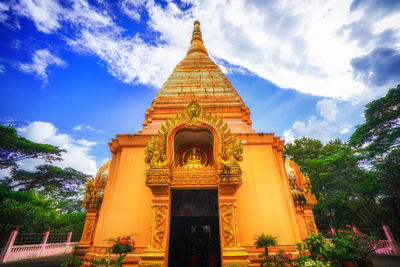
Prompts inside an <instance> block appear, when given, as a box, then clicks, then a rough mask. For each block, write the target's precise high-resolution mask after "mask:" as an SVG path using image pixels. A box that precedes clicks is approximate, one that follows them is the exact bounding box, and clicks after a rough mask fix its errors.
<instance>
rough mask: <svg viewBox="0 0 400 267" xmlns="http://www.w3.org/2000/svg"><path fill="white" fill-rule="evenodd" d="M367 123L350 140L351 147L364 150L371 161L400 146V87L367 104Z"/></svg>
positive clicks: (359, 127) (365, 112) (365, 113)
mask: <svg viewBox="0 0 400 267" xmlns="http://www.w3.org/2000/svg"><path fill="white" fill-rule="evenodd" d="M364 116H365V122H364V123H363V124H361V125H359V126H358V127H357V129H356V131H355V132H354V133H353V135H352V136H351V138H350V142H349V143H350V145H351V146H352V147H355V148H363V150H364V151H365V152H367V156H368V158H369V159H374V158H376V157H377V156H381V155H383V154H385V153H387V152H388V151H390V150H393V149H395V148H396V147H399V145H400V85H397V88H392V89H390V90H389V91H388V92H387V94H386V96H384V97H382V98H380V99H377V100H375V101H372V102H370V103H368V104H367V106H366V109H365V111H364Z"/></svg>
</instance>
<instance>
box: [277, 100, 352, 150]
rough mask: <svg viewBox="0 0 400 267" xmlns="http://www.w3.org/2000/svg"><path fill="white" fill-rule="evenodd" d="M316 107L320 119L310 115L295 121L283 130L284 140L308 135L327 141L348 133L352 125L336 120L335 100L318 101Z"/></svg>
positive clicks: (290, 141)
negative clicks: (305, 118) (304, 120)
mask: <svg viewBox="0 0 400 267" xmlns="http://www.w3.org/2000/svg"><path fill="white" fill-rule="evenodd" d="M316 108H317V110H318V112H319V114H320V115H321V116H322V119H318V118H317V116H310V117H309V118H308V120H307V121H306V122H303V121H295V122H294V123H293V125H292V127H291V128H290V129H287V130H285V131H284V132H283V137H284V139H285V141H286V142H288V143H292V142H293V141H294V139H297V138H301V137H309V138H314V139H318V140H320V141H321V142H323V143H327V142H329V141H330V140H332V139H335V138H338V136H340V135H345V134H348V133H349V132H350V131H351V130H352V128H353V125H351V124H349V123H341V124H340V123H339V122H337V121H336V114H337V112H338V108H337V107H336V102H335V101H333V100H331V99H323V100H321V101H318V102H317V104H316Z"/></svg>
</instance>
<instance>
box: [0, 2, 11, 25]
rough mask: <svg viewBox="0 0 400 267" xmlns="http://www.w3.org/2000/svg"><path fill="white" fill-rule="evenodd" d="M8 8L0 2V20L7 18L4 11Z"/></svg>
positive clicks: (3, 20)
mask: <svg viewBox="0 0 400 267" xmlns="http://www.w3.org/2000/svg"><path fill="white" fill-rule="evenodd" d="M9 9H10V7H9V6H8V5H7V4H5V3H1V2H0V22H5V21H6V20H7V19H8V15H7V14H6V12H7V11H8V10H9Z"/></svg>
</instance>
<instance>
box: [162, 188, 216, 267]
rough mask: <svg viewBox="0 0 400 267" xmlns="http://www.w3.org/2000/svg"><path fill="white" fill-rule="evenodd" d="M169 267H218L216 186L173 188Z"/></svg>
mask: <svg viewBox="0 0 400 267" xmlns="http://www.w3.org/2000/svg"><path fill="white" fill-rule="evenodd" d="M170 229H171V230H170V237H169V257H168V266H170V267H189V266H190V267H192V266H193V267H195V266H196V267H197V266H198V267H220V266H221V250H220V238H219V222H218V191H217V189H202V190H197V189H190V190H186V189H185V190H184V189H172V190H171V227H170Z"/></svg>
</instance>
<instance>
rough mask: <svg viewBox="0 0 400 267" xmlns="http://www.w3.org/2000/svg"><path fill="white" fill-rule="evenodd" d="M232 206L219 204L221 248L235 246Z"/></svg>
mask: <svg viewBox="0 0 400 267" xmlns="http://www.w3.org/2000/svg"><path fill="white" fill-rule="evenodd" d="M233 209H234V206H233V204H221V206H220V212H221V220H222V237H223V242H222V247H223V248H233V247H234V246H235V240H234V237H235V228H234V214H233Z"/></svg>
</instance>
